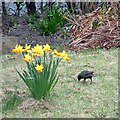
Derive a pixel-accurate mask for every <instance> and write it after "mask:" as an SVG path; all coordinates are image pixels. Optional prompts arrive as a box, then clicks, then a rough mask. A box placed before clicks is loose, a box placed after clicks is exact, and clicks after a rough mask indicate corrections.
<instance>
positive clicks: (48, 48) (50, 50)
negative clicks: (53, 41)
mask: <svg viewBox="0 0 120 120" xmlns="http://www.w3.org/2000/svg"><path fill="white" fill-rule="evenodd" d="M43 50H44V51H45V52H52V49H51V48H50V46H49V45H48V44H46V45H44V48H43Z"/></svg>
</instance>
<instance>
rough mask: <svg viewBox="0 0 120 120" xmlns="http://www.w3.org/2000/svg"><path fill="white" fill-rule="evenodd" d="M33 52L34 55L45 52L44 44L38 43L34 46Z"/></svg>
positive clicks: (40, 54)
mask: <svg viewBox="0 0 120 120" xmlns="http://www.w3.org/2000/svg"><path fill="white" fill-rule="evenodd" d="M32 53H33V56H42V55H43V54H44V51H43V49H42V46H40V45H38V44H37V45H36V46H35V47H34V48H32Z"/></svg>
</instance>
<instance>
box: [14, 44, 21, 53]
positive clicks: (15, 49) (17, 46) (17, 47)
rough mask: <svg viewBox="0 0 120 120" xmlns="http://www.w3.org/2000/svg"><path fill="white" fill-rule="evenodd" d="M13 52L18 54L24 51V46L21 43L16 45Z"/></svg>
mask: <svg viewBox="0 0 120 120" xmlns="http://www.w3.org/2000/svg"><path fill="white" fill-rule="evenodd" d="M12 52H13V53H15V54H18V53H22V52H23V47H22V46H21V45H18V44H17V45H16V46H15V48H14V49H13V50H12Z"/></svg>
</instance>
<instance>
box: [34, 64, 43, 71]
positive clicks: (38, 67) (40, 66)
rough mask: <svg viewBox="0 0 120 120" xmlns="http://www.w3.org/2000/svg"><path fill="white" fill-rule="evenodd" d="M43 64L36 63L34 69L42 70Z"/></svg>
mask: <svg viewBox="0 0 120 120" xmlns="http://www.w3.org/2000/svg"><path fill="white" fill-rule="evenodd" d="M43 68H44V67H43V65H38V64H37V65H36V67H35V69H36V70H37V71H38V72H42V70H43Z"/></svg>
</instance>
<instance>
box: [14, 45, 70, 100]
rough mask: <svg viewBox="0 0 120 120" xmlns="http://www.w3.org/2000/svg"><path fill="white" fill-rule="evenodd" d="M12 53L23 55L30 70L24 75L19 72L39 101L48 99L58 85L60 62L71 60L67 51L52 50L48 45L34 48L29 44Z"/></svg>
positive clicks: (18, 46)
mask: <svg viewBox="0 0 120 120" xmlns="http://www.w3.org/2000/svg"><path fill="white" fill-rule="evenodd" d="M12 52H13V53H16V54H18V53H22V55H23V61H24V62H25V63H26V65H27V68H28V70H23V73H20V72H19V71H18V70H17V72H18V74H19V75H20V77H21V78H22V79H23V81H24V82H25V83H26V85H27V87H28V88H29V90H30V91H31V94H32V96H33V97H34V98H35V99H37V100H41V99H44V98H45V97H47V96H48V95H49V94H50V92H51V90H52V89H53V88H54V86H55V85H56V83H57V81H58V74H57V67H58V65H59V63H60V61H61V60H63V61H70V60H71V58H70V57H69V56H68V54H67V53H66V52H65V51H62V52H59V51H57V50H56V49H54V50H52V49H51V47H50V45H48V44H46V45H43V46H42V45H39V44H37V45H36V46H34V47H32V48H31V46H30V45H27V44H26V45H25V46H24V47H22V46H20V45H16V46H15V48H14V49H13V50H12Z"/></svg>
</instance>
